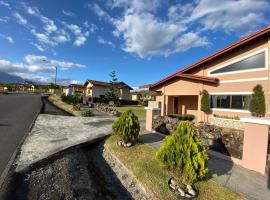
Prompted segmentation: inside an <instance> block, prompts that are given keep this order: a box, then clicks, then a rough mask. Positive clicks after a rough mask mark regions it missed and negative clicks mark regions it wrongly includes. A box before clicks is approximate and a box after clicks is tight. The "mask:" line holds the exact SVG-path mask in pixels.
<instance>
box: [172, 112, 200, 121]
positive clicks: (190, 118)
mask: <svg viewBox="0 0 270 200" xmlns="http://www.w3.org/2000/svg"><path fill="white" fill-rule="evenodd" d="M168 116H169V117H171V118H177V119H179V120H181V121H193V120H194V119H195V116H194V115H190V114H184V115H180V114H173V115H168Z"/></svg>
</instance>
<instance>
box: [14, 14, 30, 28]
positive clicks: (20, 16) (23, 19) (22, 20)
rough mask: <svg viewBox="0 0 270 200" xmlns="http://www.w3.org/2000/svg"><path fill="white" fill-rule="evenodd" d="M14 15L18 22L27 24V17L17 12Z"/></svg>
mask: <svg viewBox="0 0 270 200" xmlns="http://www.w3.org/2000/svg"><path fill="white" fill-rule="evenodd" d="M13 16H14V17H15V19H16V20H17V22H18V23H19V24H22V25H25V24H27V19H25V18H24V17H23V16H22V15H21V14H20V13H18V12H15V13H14V14H13Z"/></svg>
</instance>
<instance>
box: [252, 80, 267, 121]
mask: <svg viewBox="0 0 270 200" xmlns="http://www.w3.org/2000/svg"><path fill="white" fill-rule="evenodd" d="M249 110H250V112H251V113H252V115H253V116H256V117H263V116H264V115H265V98H264V92H263V87H262V86H261V85H259V84H258V85H256V86H255V87H254V88H253V94H252V97H251V101H250V106H249Z"/></svg>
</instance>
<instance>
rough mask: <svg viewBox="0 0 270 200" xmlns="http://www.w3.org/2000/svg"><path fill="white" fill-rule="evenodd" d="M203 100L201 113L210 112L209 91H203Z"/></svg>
mask: <svg viewBox="0 0 270 200" xmlns="http://www.w3.org/2000/svg"><path fill="white" fill-rule="evenodd" d="M201 94H202V98H201V111H203V112H204V113H207V112H209V110H210V106H209V93H208V91H207V90H203V91H202V93H201Z"/></svg>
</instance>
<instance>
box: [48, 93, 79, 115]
mask: <svg viewBox="0 0 270 200" xmlns="http://www.w3.org/2000/svg"><path fill="white" fill-rule="evenodd" d="M49 101H51V102H52V103H53V104H55V105H56V106H58V107H59V108H62V109H63V110H65V111H67V112H70V113H72V114H74V115H75V116H81V112H82V111H83V110H84V108H81V110H80V111H75V110H73V109H72V108H73V105H71V104H67V103H65V102H63V101H62V100H61V97H60V96H57V95H56V96H49Z"/></svg>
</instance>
